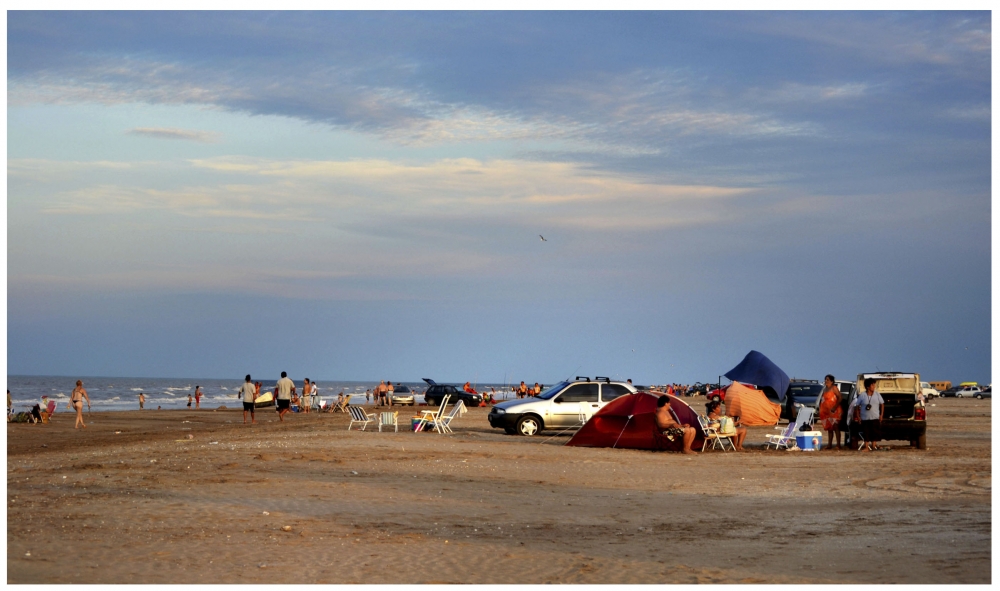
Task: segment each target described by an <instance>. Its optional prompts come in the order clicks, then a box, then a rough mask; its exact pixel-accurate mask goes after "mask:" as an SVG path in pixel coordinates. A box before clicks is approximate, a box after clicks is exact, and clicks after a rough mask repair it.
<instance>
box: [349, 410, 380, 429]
mask: <svg viewBox="0 0 1000 591" xmlns="http://www.w3.org/2000/svg"><path fill="white" fill-rule="evenodd" d="M347 411H348V412H349V413H351V422H350V423H349V424H348V425H347V430H348V431H350V430H351V427H353V426H354V423H361V430H362V431H364V430H365V427H367V426H368V423H374V422H375V419H373V418H372V417H371V416H369V415H368V413H366V412H365V409H363V408H361V407H360V406H348V407H347Z"/></svg>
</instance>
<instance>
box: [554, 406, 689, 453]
mask: <svg viewBox="0 0 1000 591" xmlns="http://www.w3.org/2000/svg"><path fill="white" fill-rule="evenodd" d="M664 396H669V395H668V394H664ZM658 398H659V396H657V395H655V394H650V393H649V392H637V393H635V394H628V395H625V396H619V397H618V398H615V399H614V400H612V401H611V402H609V403H607V404H606V405H605V406H604V408H602V409H601V410H599V411H597V412H596V413H594V416H592V417H591V418H590V420H589V421H587V424H585V425H584V426H583V427H581V428H580V430H579V431H577V432H576V435H574V436H573V438H572V439H570V440H569V442H567V443H566V445H572V446H575V447H613V448H622V449H659V450H672V451H680V449H681V447H682V445H683V442H682V441H681V440H680V438H677V439H676V440H674V441H669V440H667V439H666V438H664V437H662V436H660V435H659V430H658V429H657V428H656V401H657V399H658ZM669 398H670V408H671V410H673V411H674V414H675V415H676V416H677V419H678V420H679V421H680V422H681V423H684V424H688V425H691V426H692V427H694V429H695V431H696V432H697V435H696V436H695V442H694V443H693V444H692V448H697V447H700V446H701V442H702V439H703V438H704V434H703V433H702V431H701V426H700V425H699V424H698V413H696V412H695V411H694V409H692V408H691V407H690V406H688V404H687V403H686V402H684V401H683V400H681V399H680V398H677V397H676V396H669Z"/></svg>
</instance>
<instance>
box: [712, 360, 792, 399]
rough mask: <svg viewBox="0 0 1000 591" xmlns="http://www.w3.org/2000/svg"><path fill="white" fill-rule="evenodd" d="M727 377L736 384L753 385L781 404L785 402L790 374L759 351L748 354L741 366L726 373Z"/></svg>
mask: <svg viewBox="0 0 1000 591" xmlns="http://www.w3.org/2000/svg"><path fill="white" fill-rule="evenodd" d="M726 377H727V378H729V379H730V380H732V381H734V382H743V383H744V384H753V385H755V386H757V387H758V388H760V389H761V390H763V391H764V393H765V394H766V395H767V396H768V398H777V399H778V400H779V401H781V402H784V400H785V393H786V392H788V382H789V379H788V374H786V373H785V372H783V371H781V368H780V367H778V366H777V365H775V364H774V362H772V361H771V360H770V359H768V358H767V357H766V356H765V355H764V354H763V353H760V352H758V351H750V352H749V353H747V356H746V357H744V358H743V361H741V362H740V364H739V365H737V366H736V367H734V368H733V369H731V370H729V371H728V372H726Z"/></svg>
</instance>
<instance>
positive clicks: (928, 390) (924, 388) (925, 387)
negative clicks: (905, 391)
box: [920, 382, 941, 400]
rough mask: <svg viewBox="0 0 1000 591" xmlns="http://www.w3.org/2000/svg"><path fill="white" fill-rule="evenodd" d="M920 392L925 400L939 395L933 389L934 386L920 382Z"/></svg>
mask: <svg viewBox="0 0 1000 591" xmlns="http://www.w3.org/2000/svg"><path fill="white" fill-rule="evenodd" d="M920 391H921V392H923V394H924V398H925V399H927V400H930V399H931V398H936V397H938V396H940V395H941V393H940V392H938V391H937V390H935V389H934V386H931V385H930V384H928V383H927V382H920Z"/></svg>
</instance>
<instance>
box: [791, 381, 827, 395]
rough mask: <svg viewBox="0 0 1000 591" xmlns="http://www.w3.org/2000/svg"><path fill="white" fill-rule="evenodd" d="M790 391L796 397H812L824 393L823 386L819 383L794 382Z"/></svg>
mask: <svg viewBox="0 0 1000 591" xmlns="http://www.w3.org/2000/svg"><path fill="white" fill-rule="evenodd" d="M788 392H789V394H791V395H792V396H794V397H795V398H812V397H813V396H819V395H820V394H822V392H823V386H821V385H819V384H792V385H791V386H789V388H788Z"/></svg>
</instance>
